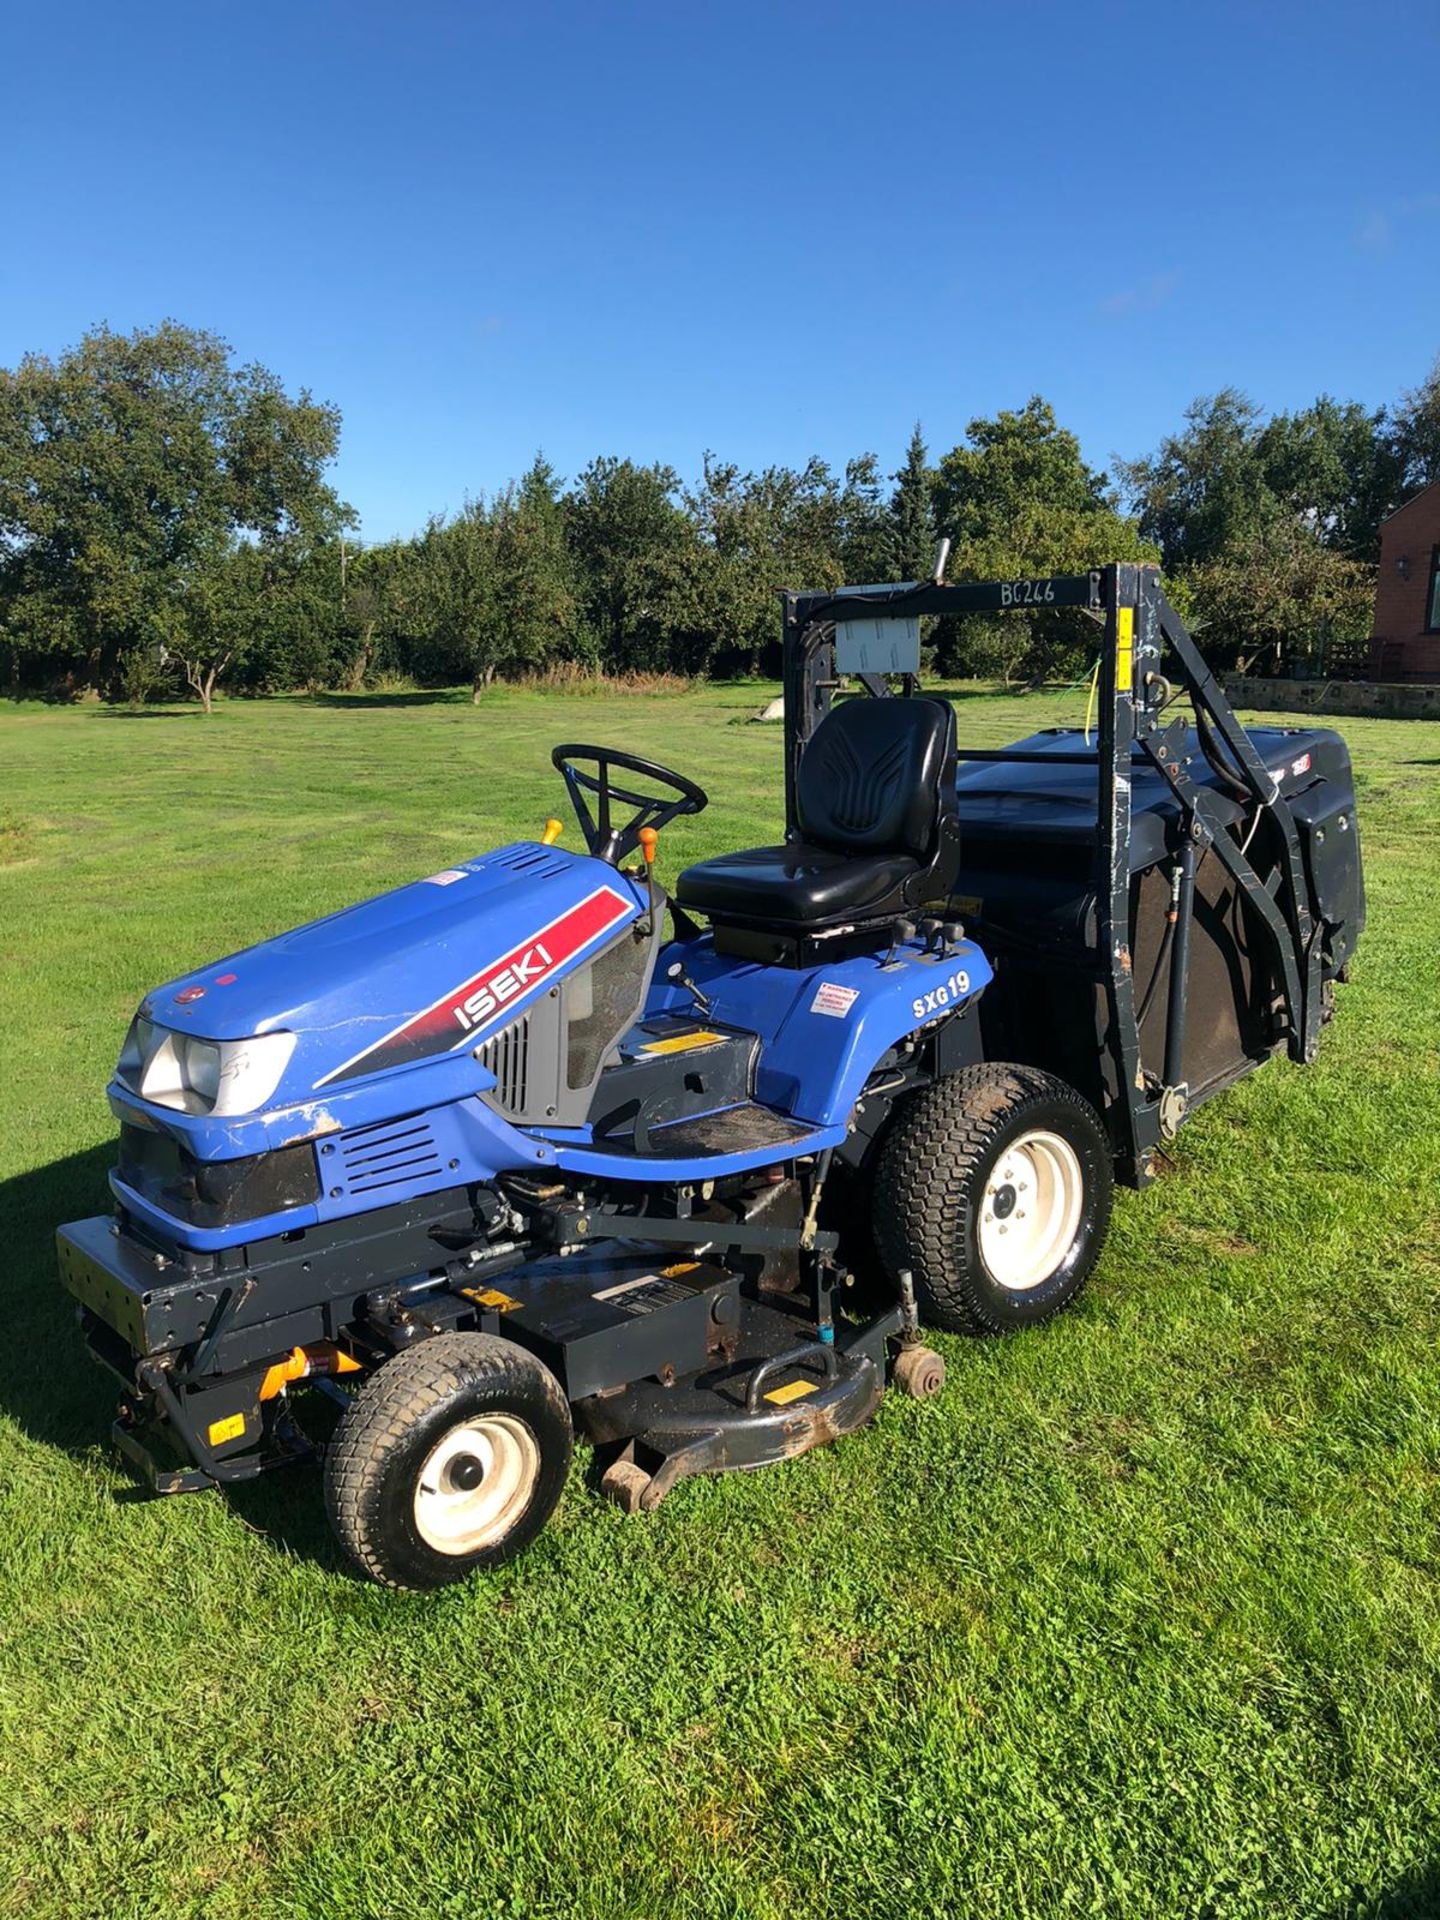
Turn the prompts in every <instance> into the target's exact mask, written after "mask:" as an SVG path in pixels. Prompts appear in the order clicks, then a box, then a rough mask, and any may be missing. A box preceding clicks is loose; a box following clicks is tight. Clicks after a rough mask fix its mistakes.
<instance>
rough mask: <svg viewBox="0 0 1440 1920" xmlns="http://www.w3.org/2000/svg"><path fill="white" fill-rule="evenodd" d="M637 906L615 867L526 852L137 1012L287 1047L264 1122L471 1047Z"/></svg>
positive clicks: (232, 960) (275, 946)
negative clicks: (291, 1046)
mask: <svg viewBox="0 0 1440 1920" xmlns="http://www.w3.org/2000/svg"><path fill="white" fill-rule="evenodd" d="M640 910H641V903H640V900H639V898H638V895H637V891H636V889H635V888H634V887H632V885H631V884H630V882H629V881H628V880H626V879H625V877H624V876H623V875H621V874H619V873H617V872H616V871H615V869H614V868H613V867H610V866H607V865H606V864H605V863H604V862H602V861H599V860H592V859H590V858H589V857H588V856H586V855H580V854H573V853H567V852H565V851H563V850H562V849H560V848H556V847H543V846H540V845H537V844H535V843H533V842H521V843H520V844H518V845H515V846H510V847H501V848H499V849H498V850H497V851H496V852H494V853H489V854H486V855H484V856H483V857H482V858H480V859H478V860H471V861H468V862H466V863H464V864H463V865H460V866H456V867H452V868H449V869H447V870H446V871H445V872H444V873H439V874H433V875H431V876H430V877H429V878H428V879H424V880H417V881H414V882H412V883H411V884H410V885H408V886H404V887H397V888H396V889H395V890H394V891H393V892H391V893H384V894H380V895H379V896H377V898H375V899H373V900H367V901H365V902H363V903H362V904H361V905H359V906H355V907H348V908H346V909H345V910H344V911H342V912H340V913H332V914H329V915H327V916H326V917H325V918H324V919H323V920H314V921H311V922H310V923H309V924H308V925H307V926H303V927H297V928H296V929H295V930H294V931H293V932H291V933H282V934H279V935H277V936H276V937H275V938H274V939H273V940H264V941H261V942H260V943H259V944H258V945H256V946H253V947H246V948H245V949H243V950H242V951H241V952H239V953H235V954H231V955H230V956H229V957H228V958H227V959H224V960H217V961H215V962H213V963H212V964H211V965H209V966H206V967H200V968H197V969H196V971H195V972H193V973H187V974H184V975H182V976H181V977H180V978H179V979H176V980H172V981H171V982H170V983H169V984H168V985H167V986H164V987H159V988H157V989H156V990H155V991H154V992H152V993H150V994H148V995H147V996H146V998H145V1001H144V1003H143V1005H142V1006H141V1009H140V1012H141V1014H142V1015H143V1016H144V1017H145V1018H146V1019H148V1020H151V1021H153V1022H154V1023H156V1024H157V1025H159V1026H162V1027H169V1028H175V1029H179V1030H182V1031H184V1032H186V1033H193V1034H196V1035H198V1036H199V1037H200V1038H202V1039H206V1040H240V1039H246V1038H249V1037H250V1036H252V1035H254V1034H261V1033H268V1032H271V1031H274V1030H277V1029H279V1030H283V1031H286V1032H290V1033H294V1034H296V1035H298V1036H299V1037H298V1040H297V1043H296V1047H295V1051H294V1053H293V1055H292V1056H291V1059H290V1062H289V1064H288V1066H287V1067H286V1069H285V1073H284V1077H283V1078H282V1080H281V1082H280V1085H279V1087H278V1088H277V1090H276V1092H275V1094H274V1095H273V1096H272V1097H271V1099H270V1100H269V1101H268V1102H267V1103H266V1106H267V1109H268V1110H270V1111H272V1112H273V1110H274V1109H276V1108H277V1107H284V1106H286V1105H288V1104H291V1103H294V1102H296V1101H304V1100H309V1099H310V1098H312V1097H313V1095H314V1094H315V1092H316V1090H317V1089H318V1090H319V1091H320V1092H321V1093H322V1094H326V1093H329V1092H332V1091H339V1090H341V1089H343V1088H344V1087H345V1086H346V1085H347V1084H348V1083H349V1082H350V1081H353V1080H355V1079H357V1078H363V1077H366V1076H369V1075H371V1074H374V1073H378V1072H382V1071H387V1070H390V1069H394V1068H400V1067H407V1066H413V1065H416V1064H419V1063H421V1062H424V1061H427V1060H431V1061H433V1060H438V1059H440V1058H443V1057H444V1056H445V1055H446V1054H449V1053H452V1052H454V1051H456V1050H457V1049H458V1048H464V1047H466V1046H467V1044H468V1045H469V1046H472V1047H473V1045H474V1044H475V1043H476V1041H477V1040H478V1039H480V1038H483V1037H484V1035H485V1034H486V1033H487V1032H490V1031H493V1030H494V1029H495V1028H496V1027H498V1026H499V1025H502V1024H504V1022H505V1021H506V1020H508V1019H509V1018H510V1017H511V1016H512V1015H513V1014H514V1013H515V1012H516V1011H518V1010H519V1009H520V1008H521V1007H523V1006H524V1005H525V1004H526V1003H527V1001H529V1000H530V999H532V998H534V996H535V995H536V994H537V993H538V992H540V991H541V990H542V988H543V986H544V985H546V984H548V983H552V982H554V981H555V980H556V979H558V978H560V977H562V976H563V975H564V974H565V973H567V972H569V971H570V968H571V966H572V965H573V964H574V963H575V962H576V961H577V960H579V959H580V958H581V956H582V955H583V954H584V953H586V952H588V951H590V950H591V949H593V948H595V947H598V946H600V945H602V944H604V943H605V941H607V940H608V939H611V938H613V937H614V935H615V933H616V932H618V930H619V929H620V927H622V926H623V925H625V924H627V923H629V922H631V921H633V920H634V919H636V918H637V917H638V915H639V913H640ZM132 1098H133V1096H132ZM151 1111H152V1112H156V1110H155V1109H154V1108H152V1109H151ZM157 1117H158V1116H157Z"/></svg>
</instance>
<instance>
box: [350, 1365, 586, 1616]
mask: <svg viewBox="0 0 1440 1920" xmlns="http://www.w3.org/2000/svg"><path fill="white" fill-rule="evenodd" d="M572 1445H573V1435H572V1429H571V1423H570V1409H569V1407H568V1406H567V1404H566V1401H565V1396H564V1394H563V1393H562V1392H561V1390H560V1384H559V1382H558V1381H557V1380H556V1378H555V1376H554V1374H552V1373H551V1372H550V1370H549V1369H548V1368H547V1367H545V1366H543V1365H542V1364H541V1362H540V1361H539V1360H537V1359H536V1358H535V1357H534V1355H533V1354H529V1353H526V1352H525V1351H524V1349H523V1348H520V1347H516V1346H513V1345H512V1344H511V1343H510V1342H509V1341H508V1340H497V1339H496V1338H495V1337H494V1336H493V1335H491V1334H484V1333H444V1334H437V1335H435V1336H434V1337H433V1338H431V1339H428V1340H424V1341H422V1342H421V1343H420V1345H419V1346H416V1347H410V1348H408V1349H407V1350H406V1351H404V1352H403V1353H399V1354H397V1355H396V1356H395V1358H394V1359H393V1360H387V1361H386V1362H385V1364H384V1365H383V1366H382V1367H381V1368H380V1369H379V1371H378V1372H377V1373H375V1374H373V1375H372V1376H371V1377H370V1378H369V1379H368V1380H367V1381H366V1382H365V1384H364V1385H363V1386H362V1387H361V1388H360V1390H359V1392H358V1393H357V1394H356V1395H355V1398H354V1399H353V1400H352V1401H351V1403H350V1405H349V1407H348V1408H347V1409H346V1411H345V1413H344V1415H343V1416H342V1418H341V1421H340V1424H339V1426H338V1427H337V1428H336V1430H335V1436H334V1438H333V1439H332V1441H331V1443H330V1446H329V1448H328V1450H327V1454H326V1461H325V1502H326V1507H327V1509H328V1511H329V1515H330V1524H331V1526H332V1528H333V1529H334V1532H335V1537H336V1539H337V1540H338V1541H339V1543H340V1545H341V1547H342V1548H343V1549H344V1551H345V1554H346V1556H347V1557H348V1558H349V1560H350V1561H351V1563H352V1564H353V1565H354V1566H355V1567H356V1569H357V1570H358V1571H359V1572H360V1573H363V1574H365V1575H366V1576H367V1577H368V1578H369V1579H371V1580H374V1581H377V1582H378V1583H379V1584H380V1585H381V1586H384V1587H407V1588H410V1589H412V1590H416V1591H424V1590H426V1589H428V1588H431V1587H440V1586H445V1585H447V1584H448V1583H449V1582H450V1581H452V1580H462V1579H464V1577H465V1576H466V1574H469V1573H473V1572H474V1571H475V1570H476V1568H477V1567H492V1566H498V1565H500V1564H501V1562H503V1561H505V1560H508V1559H510V1558H511V1557H512V1556H513V1555H514V1554H517V1553H518V1552H519V1551H520V1550H521V1548H522V1547H525V1546H527V1545H528V1544H529V1542H530V1541H531V1540H533V1539H534V1537H535V1535H536V1534H537V1533H539V1531H540V1529H541V1528H542V1527H543V1526H544V1524H545V1522H546V1521H547V1520H548V1519H549V1517H550V1515H551V1513H552V1512H553V1511H554V1509H555V1504H556V1502H557V1501H558V1500H559V1498H560V1494H561V1491H562V1489H563V1488H564V1485H565V1477H566V1475H567V1473H568V1472H569V1469H570V1454H571V1449H572Z"/></svg>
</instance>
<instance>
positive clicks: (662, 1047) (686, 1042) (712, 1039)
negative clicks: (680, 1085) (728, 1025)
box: [640, 1028, 725, 1053]
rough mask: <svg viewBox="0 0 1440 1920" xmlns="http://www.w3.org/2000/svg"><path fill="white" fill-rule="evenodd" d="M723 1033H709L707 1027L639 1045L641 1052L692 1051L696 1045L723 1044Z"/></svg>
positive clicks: (712, 1045)
mask: <svg viewBox="0 0 1440 1920" xmlns="http://www.w3.org/2000/svg"><path fill="white" fill-rule="evenodd" d="M724 1040H725V1036H724V1034H723V1033H711V1032H710V1031H709V1029H708V1028H706V1029H704V1030H703V1031H702V1030H698V1029H697V1030H696V1031H695V1032H692V1033H677V1034H673V1035H672V1036H671V1038H670V1039H668V1040H651V1041H650V1042H649V1043H648V1044H647V1045H645V1046H643V1047H641V1049H640V1051H641V1053H693V1052H694V1051H695V1049H696V1048H697V1047H718V1046H721V1045H723V1044H724Z"/></svg>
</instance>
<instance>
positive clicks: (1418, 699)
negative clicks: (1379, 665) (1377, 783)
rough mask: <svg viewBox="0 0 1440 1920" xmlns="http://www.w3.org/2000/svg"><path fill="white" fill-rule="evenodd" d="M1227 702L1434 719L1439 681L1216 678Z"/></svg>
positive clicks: (1439, 707) (1278, 709)
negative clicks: (1402, 682) (1418, 682)
mask: <svg viewBox="0 0 1440 1920" xmlns="http://www.w3.org/2000/svg"><path fill="white" fill-rule="evenodd" d="M1222 677H1223V680H1224V683H1225V691H1226V693H1227V694H1228V695H1229V696H1230V702H1231V705H1232V706H1236V707H1249V708H1250V709H1251V710H1252V711H1253V712H1258V713H1314V714H1322V715H1323V714H1345V713H1364V714H1371V715H1373V716H1374V717H1375V718H1377V719H1389V720H1440V685H1435V686H1424V685H1416V684H1411V685H1397V684H1396V683H1394V682H1393V681H1381V680H1261V679H1257V678H1254V677H1252V676H1251V675H1249V674H1243V673H1227V674H1225V675H1223V676H1222Z"/></svg>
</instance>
